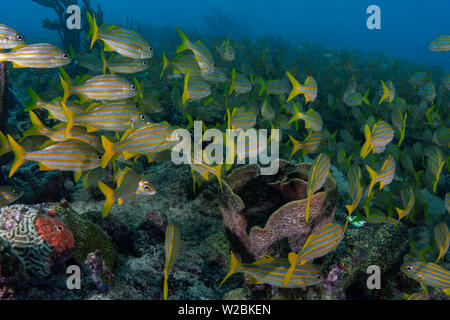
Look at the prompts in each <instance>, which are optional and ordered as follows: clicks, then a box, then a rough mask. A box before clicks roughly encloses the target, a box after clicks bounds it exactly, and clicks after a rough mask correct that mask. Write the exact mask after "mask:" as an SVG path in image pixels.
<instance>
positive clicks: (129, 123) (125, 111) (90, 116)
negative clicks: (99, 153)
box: [63, 103, 148, 135]
mask: <svg viewBox="0 0 450 320" xmlns="http://www.w3.org/2000/svg"><path fill="white" fill-rule="evenodd" d="M63 109H64V112H65V114H66V119H67V120H66V121H67V126H66V129H65V132H66V135H69V133H71V130H72V128H73V126H74V125H76V126H83V127H86V129H87V132H94V131H98V130H104V131H114V132H122V131H126V130H128V129H133V128H140V127H142V126H144V125H146V124H147V123H148V122H147V121H146V119H147V117H146V115H145V114H143V113H142V112H141V110H139V109H138V108H136V105H134V104H128V103H113V104H101V105H98V104H95V103H94V104H92V105H91V107H88V108H87V109H86V110H84V111H83V112H82V113H78V114H73V112H71V111H70V110H69V109H68V108H66V107H65V104H64V103H63Z"/></svg>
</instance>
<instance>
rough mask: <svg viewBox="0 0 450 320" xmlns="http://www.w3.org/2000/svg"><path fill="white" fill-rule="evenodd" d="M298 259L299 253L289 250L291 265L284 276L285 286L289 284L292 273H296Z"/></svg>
mask: <svg viewBox="0 0 450 320" xmlns="http://www.w3.org/2000/svg"><path fill="white" fill-rule="evenodd" d="M297 259H298V254H296V253H295V252H289V254H288V260H289V263H290V266H289V269H288V271H287V272H286V275H285V276H284V279H283V287H286V286H287V284H288V283H289V280H290V279H291V277H292V275H293V274H294V271H295V266H296V263H297Z"/></svg>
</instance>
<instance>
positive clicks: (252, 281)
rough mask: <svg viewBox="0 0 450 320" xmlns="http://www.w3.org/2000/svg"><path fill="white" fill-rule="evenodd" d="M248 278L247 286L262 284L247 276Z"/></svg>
mask: <svg viewBox="0 0 450 320" xmlns="http://www.w3.org/2000/svg"><path fill="white" fill-rule="evenodd" d="M248 277H249V280H248V284H261V283H262V282H261V281H259V280H258V279H256V278H255V277H252V276H248Z"/></svg>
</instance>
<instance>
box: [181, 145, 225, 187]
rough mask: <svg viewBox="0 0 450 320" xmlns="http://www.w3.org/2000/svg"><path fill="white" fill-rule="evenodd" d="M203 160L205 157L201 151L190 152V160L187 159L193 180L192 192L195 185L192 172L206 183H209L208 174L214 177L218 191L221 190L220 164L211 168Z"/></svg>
mask: <svg viewBox="0 0 450 320" xmlns="http://www.w3.org/2000/svg"><path fill="white" fill-rule="evenodd" d="M205 160H206V157H205V156H204V154H203V150H199V151H197V152H196V150H193V151H192V154H191V158H190V159H189V165H190V166H191V170H192V178H193V179H194V190H195V183H196V180H195V175H194V171H195V172H197V173H198V174H200V176H201V177H202V178H203V179H205V180H206V181H209V175H210V174H212V175H213V176H216V177H217V180H219V185H220V190H222V179H221V173H222V164H218V165H216V166H213V165H210V164H208V163H207V162H206V161H205Z"/></svg>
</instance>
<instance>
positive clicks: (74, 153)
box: [8, 135, 102, 177]
mask: <svg viewBox="0 0 450 320" xmlns="http://www.w3.org/2000/svg"><path fill="white" fill-rule="evenodd" d="M8 140H9V144H10V145H11V149H12V150H13V152H14V155H15V159H14V162H13V164H12V166H11V171H10V172H9V177H12V176H13V174H14V172H16V170H17V169H18V168H19V167H20V166H21V165H22V164H23V163H24V162H25V161H36V162H38V164H39V168H40V169H41V170H60V171H75V172H81V171H84V170H92V169H95V168H97V167H99V166H100V165H101V161H102V156H101V154H99V153H98V151H97V150H95V149H94V148H93V147H91V146H90V145H88V144H85V143H83V142H81V141H76V140H73V141H71V140H69V141H62V142H56V143H53V144H51V145H49V146H47V147H45V148H43V149H42V150H38V151H34V152H27V151H25V149H23V148H22V147H21V146H20V145H19V144H17V142H16V141H15V140H14V139H13V138H12V137H11V136H10V135H8Z"/></svg>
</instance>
